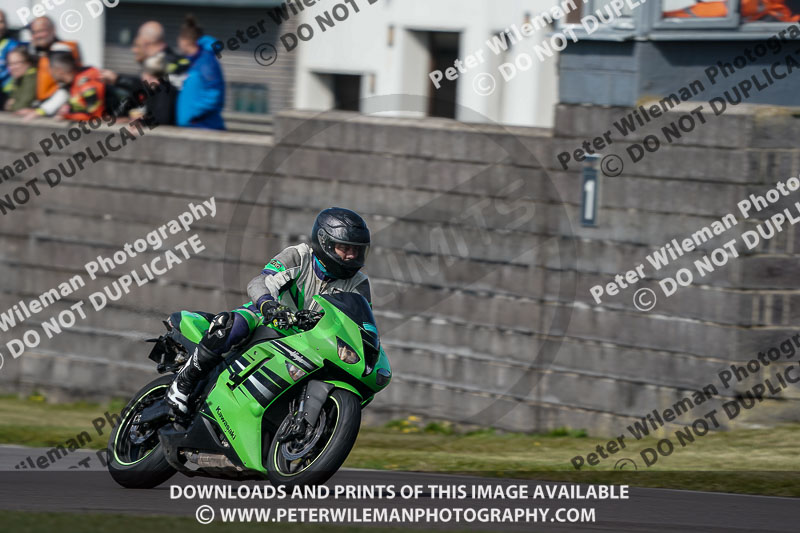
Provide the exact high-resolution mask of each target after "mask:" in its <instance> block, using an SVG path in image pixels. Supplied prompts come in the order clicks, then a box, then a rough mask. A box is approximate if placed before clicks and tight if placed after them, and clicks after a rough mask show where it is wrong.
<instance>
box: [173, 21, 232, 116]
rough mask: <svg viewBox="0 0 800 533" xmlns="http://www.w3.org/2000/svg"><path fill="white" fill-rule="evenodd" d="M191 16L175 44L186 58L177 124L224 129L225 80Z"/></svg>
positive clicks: (209, 41) (209, 47)
mask: <svg viewBox="0 0 800 533" xmlns="http://www.w3.org/2000/svg"><path fill="white" fill-rule="evenodd" d="M213 42H214V39H213V38H211V37H203V30H202V29H200V28H199V27H198V26H197V23H196V22H195V20H194V17H192V16H191V15H188V16H187V17H186V20H185V21H184V23H183V26H181V31H180V33H179V34H178V48H179V49H180V51H181V52H182V53H183V54H185V55H186V56H187V57H188V58H189V62H190V65H189V71H188V72H187V75H186V80H184V82H183V88H182V89H181V92H180V94H178V107H177V110H176V118H177V123H178V126H183V127H188V128H209V129H215V130H224V129H225V123H224V122H223V120H222V108H223V106H224V105H225V80H224V78H223V76H222V69H221V68H220V66H219V62H218V61H217V58H216V57H215V56H214V52H213V51H212V48H211V45H212V43H213Z"/></svg>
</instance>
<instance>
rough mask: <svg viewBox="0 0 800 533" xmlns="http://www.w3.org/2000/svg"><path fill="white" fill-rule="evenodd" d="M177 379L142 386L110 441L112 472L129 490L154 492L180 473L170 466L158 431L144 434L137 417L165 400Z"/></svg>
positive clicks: (171, 377) (167, 377) (109, 469)
mask: <svg viewBox="0 0 800 533" xmlns="http://www.w3.org/2000/svg"><path fill="white" fill-rule="evenodd" d="M174 378H175V376H173V375H171V374H168V375H166V376H161V377H159V378H158V379H155V380H153V381H151V382H150V383H148V384H147V385H145V386H144V387H142V388H141V389H140V390H139V392H137V393H136V394H135V395H134V397H133V399H132V400H131V401H130V402H129V403H128V405H126V406H125V410H124V411H123V412H122V418H121V419H120V422H119V424H117V427H116V428H114V431H112V432H111V436H110V437H109V439H108V471H109V473H111V477H112V478H114V481H116V482H117V483H119V484H120V485H122V486H123V487H125V488H129V489H151V488H153V487H156V486H158V485H160V484H162V483H164V482H165V481H166V480H168V479H169V478H171V477H172V476H173V475H174V474H175V472H176V470H175V469H174V468H173V467H172V466H170V465H169V463H167V459H166V457H164V453H163V450H162V448H161V444H160V442H159V440H158V431H157V428H156V429H148V430H147V431H144V432H140V431H139V429H138V426H137V425H136V424H135V418H136V416H137V415H138V414H140V413H141V412H142V410H143V409H144V408H145V407H146V406H148V405H151V404H152V403H154V402H157V401H162V400H163V398H164V396H166V394H167V390H168V389H169V386H170V384H171V383H172V380H173V379H174Z"/></svg>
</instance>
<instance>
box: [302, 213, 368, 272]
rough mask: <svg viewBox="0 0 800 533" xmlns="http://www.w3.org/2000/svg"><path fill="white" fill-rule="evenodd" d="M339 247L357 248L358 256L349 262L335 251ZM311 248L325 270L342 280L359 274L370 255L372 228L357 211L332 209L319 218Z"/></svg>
mask: <svg viewBox="0 0 800 533" xmlns="http://www.w3.org/2000/svg"><path fill="white" fill-rule="evenodd" d="M337 244H349V245H351V246H355V247H356V250H357V251H356V257H355V259H351V260H349V261H346V260H344V259H342V258H341V257H339V256H338V255H337V253H336V251H335V250H334V247H335V246H336V245H337ZM311 248H312V249H313V250H314V255H316V256H317V259H319V261H320V263H322V266H323V267H324V269H325V271H326V272H327V273H328V274H330V275H331V276H333V277H335V278H339V279H344V278H352V277H353V276H355V275H356V272H358V271H359V270H360V269H361V267H363V266H364V262H365V261H366V260H367V253H368V252H369V228H367V224H366V222H364V219H363V218H361V217H360V216H359V215H358V213H356V212H355V211H350V210H349V209H343V208H341V207H331V208H329V209H326V210H324V211H322V212H321V213H320V214H319V215H317V220H315V221H314V228H313V229H312V230H311Z"/></svg>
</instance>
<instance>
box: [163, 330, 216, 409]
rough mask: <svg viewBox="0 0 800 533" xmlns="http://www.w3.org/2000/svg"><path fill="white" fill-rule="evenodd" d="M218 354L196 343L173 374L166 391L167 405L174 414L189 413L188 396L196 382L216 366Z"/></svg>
mask: <svg viewBox="0 0 800 533" xmlns="http://www.w3.org/2000/svg"><path fill="white" fill-rule="evenodd" d="M219 359H220V358H219V356H218V355H217V354H215V353H213V352H212V351H210V350H209V349H208V348H206V347H205V346H203V344H202V343H201V344H198V345H197V348H195V350H194V353H193V354H192V356H191V357H190V358H189V360H188V361H186V364H185V365H183V368H181V370H180V371H179V372H178V375H176V376H175V379H174V380H173V381H172V385H170V387H169V391H168V392H167V405H169V406H170V407H171V408H172V412H173V414H174V415H176V416H186V415H188V414H189V396H190V395H191V394H192V392H194V388H195V387H196V386H197V383H198V382H199V381H200V380H201V379H202V378H203V376H205V375H206V374H208V372H209V371H210V370H211V369H212V368H214V367H215V366H217V363H219Z"/></svg>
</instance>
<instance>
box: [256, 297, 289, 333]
mask: <svg viewBox="0 0 800 533" xmlns="http://www.w3.org/2000/svg"><path fill="white" fill-rule="evenodd" d="M260 311H261V314H262V315H263V316H264V323H266V324H272V326H273V327H276V328H278V329H286V328H288V327H289V326H291V325H292V324H293V323H294V314H293V313H292V310H291V309H289V308H288V307H286V306H285V305H281V304H279V303H278V302H276V301H274V300H268V301H266V302H264V303H262V304H261V309H260Z"/></svg>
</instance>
